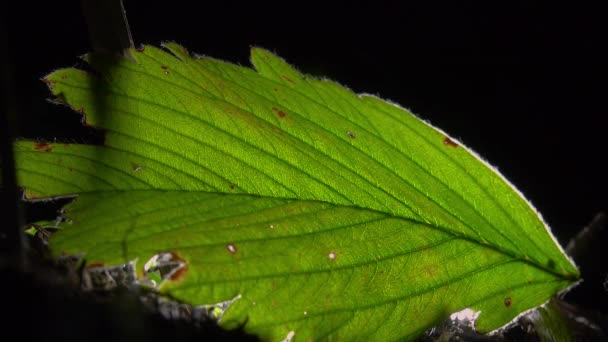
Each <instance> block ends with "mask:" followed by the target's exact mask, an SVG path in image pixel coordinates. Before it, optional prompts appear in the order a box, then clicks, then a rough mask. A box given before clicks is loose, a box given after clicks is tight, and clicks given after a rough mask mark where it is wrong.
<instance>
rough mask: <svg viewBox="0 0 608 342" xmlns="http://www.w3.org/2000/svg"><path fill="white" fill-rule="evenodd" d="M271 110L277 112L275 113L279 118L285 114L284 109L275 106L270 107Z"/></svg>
mask: <svg viewBox="0 0 608 342" xmlns="http://www.w3.org/2000/svg"><path fill="white" fill-rule="evenodd" d="M272 110H273V111H274V112H275V113H277V115H278V116H279V118H284V117H285V116H286V115H287V114H285V112H284V111H282V110H280V109H278V108H276V107H272Z"/></svg>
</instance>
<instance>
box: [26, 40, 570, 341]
mask: <svg viewBox="0 0 608 342" xmlns="http://www.w3.org/2000/svg"><path fill="white" fill-rule="evenodd" d="M165 48H166V49H167V50H169V52H170V53H168V52H166V51H163V50H160V49H157V48H154V47H152V46H146V47H145V49H143V50H142V51H139V52H135V51H134V52H133V53H132V54H133V58H134V60H135V62H133V61H129V60H126V59H114V58H109V57H104V56H90V57H88V58H87V59H88V61H89V63H90V64H91V66H92V68H93V69H94V70H96V72H86V71H82V70H77V69H62V70H58V71H56V72H54V73H52V74H50V75H49V76H48V77H47V78H46V81H47V83H49V85H50V88H51V91H52V92H53V94H54V95H56V96H57V97H58V99H60V100H61V101H63V102H65V103H66V104H68V105H69V106H71V107H72V108H74V109H76V110H78V111H81V112H83V113H85V115H86V123H87V124H89V125H92V126H95V127H99V128H101V129H104V130H105V131H106V137H105V142H104V144H103V145H102V146H89V145H78V144H57V143H37V142H29V141H21V142H18V143H16V145H15V149H16V152H17V163H18V172H19V179H20V182H21V184H23V185H24V186H25V187H26V196H27V197H28V198H41V197H52V196H59V195H71V194H79V197H78V199H77V200H76V201H75V202H74V203H73V204H71V205H70V206H69V207H68V208H66V209H67V213H66V215H67V216H68V217H70V218H71V219H72V220H73V223H72V224H71V225H70V226H68V227H67V229H65V230H63V231H62V232H60V233H59V234H57V235H56V237H55V238H54V239H53V240H52V248H53V249H54V251H55V252H56V253H61V252H66V253H79V252H85V253H86V255H87V259H89V260H99V261H103V262H105V263H110V264H111V263H121V262H125V261H127V260H132V259H134V258H139V260H140V263H142V264H143V262H145V260H147V259H148V258H150V257H151V256H152V255H154V254H156V253H160V252H168V251H171V252H172V253H176V254H177V255H179V257H180V258H182V259H183V260H185V261H186V263H187V272H185V273H184V274H183V277H180V279H178V280H174V281H169V282H167V283H166V284H165V285H164V286H163V288H162V290H163V291H165V292H167V293H170V294H171V295H173V296H174V297H176V298H178V299H180V300H183V301H186V302H189V303H192V304H195V305H199V304H211V303H215V302H219V301H225V300H227V299H230V298H234V297H235V296H237V295H239V294H240V299H238V300H237V301H235V302H234V304H232V306H231V307H230V308H229V309H228V310H227V312H226V314H225V316H224V317H223V318H222V321H221V323H222V324H224V325H226V326H236V325H239V324H245V329H246V330H248V331H251V332H253V333H257V334H260V335H261V336H263V337H266V338H268V339H270V340H280V339H282V338H284V337H285V336H286V335H287V334H288V333H289V332H291V331H293V332H295V335H294V336H295V338H296V339H297V340H300V339H302V340H306V339H307V338H309V337H311V338H313V339H319V338H323V337H330V338H344V339H351V338H355V337H360V338H363V337H365V338H366V339H377V340H388V339H400V338H404V337H408V338H414V337H416V336H417V335H418V334H419V333H421V332H422V331H424V330H425V329H427V328H428V327H430V326H432V325H433V324H435V323H437V322H438V321H439V320H441V319H442V318H445V317H446V316H447V315H449V314H450V313H451V312H454V311H458V310H460V309H463V308H465V307H470V308H473V309H475V310H481V311H482V314H481V316H480V318H479V319H478V321H477V327H478V328H479V330H481V331H484V332H485V331H491V330H494V329H496V328H499V327H500V326H502V325H504V324H506V323H507V322H509V321H510V320H511V319H513V318H514V317H515V316H516V315H517V314H519V313H520V312H522V311H524V310H526V309H529V308H532V307H535V306H537V305H539V304H541V303H543V302H544V301H546V300H547V299H548V298H549V297H550V296H551V295H553V294H555V293H556V292H557V291H559V290H560V289H563V288H565V287H567V286H568V285H570V284H571V283H572V282H573V281H575V280H576V279H577V277H578V271H577V269H576V268H575V266H574V265H573V264H572V263H571V262H570V261H569V260H568V258H567V257H566V256H565V255H564V253H563V251H562V250H561V248H560V247H559V245H557V244H556V242H555V241H554V239H553V238H552V236H551V234H550V232H549V231H548V230H547V228H546V226H545V224H544V223H543V222H542V220H541V219H540V217H539V215H538V214H537V213H536V212H535V211H534V209H533V208H532V207H531V206H530V204H529V203H527V202H526V201H525V199H523V197H522V196H521V194H520V193H519V192H518V191H516V190H515V189H514V188H513V187H512V186H511V185H510V184H509V183H508V182H507V181H506V180H504V178H502V176H500V175H499V174H498V173H497V172H496V171H495V170H493V169H492V168H491V167H489V166H488V165H487V164H486V163H485V162H483V161H481V160H480V159H479V158H478V157H477V156H476V155H474V154H473V153H472V152H471V151H470V150H468V149H467V148H466V147H464V146H462V145H461V144H459V143H458V142H456V141H455V140H454V139H452V138H450V137H449V136H447V135H446V134H445V133H444V132H442V131H440V130H438V129H436V128H434V127H432V126H430V125H428V124H427V123H425V122H423V121H421V120H420V119H418V118H417V117H415V116H414V115H412V114H411V113H409V112H408V111H407V110H404V109H402V108H400V107H398V106H396V105H393V104H391V103H388V102H385V101H383V100H380V99H378V98H376V97H373V96H369V95H356V94H354V93H352V92H351V91H349V90H347V89H345V88H344V87H342V86H340V85H338V84H336V83H334V82H332V81H328V80H320V79H315V78H312V77H309V76H306V75H303V74H301V73H299V72H298V71H296V70H295V69H293V68H292V67H291V66H289V65H288V64H286V63H285V62H284V61H283V60H281V59H280V58H278V57H276V56H274V55H273V54H271V53H269V52H268V51H265V50H262V49H253V50H252V63H253V65H254V67H255V70H252V69H248V68H245V67H240V66H235V65H232V64H229V63H225V62H221V61H218V60H214V59H211V58H206V57H203V58H193V57H191V56H190V55H189V54H188V53H187V52H186V51H185V49H183V48H182V47H180V46H178V45H176V44H173V43H170V44H166V46H165ZM270 227H273V228H270ZM141 266H143V265H140V269H141Z"/></svg>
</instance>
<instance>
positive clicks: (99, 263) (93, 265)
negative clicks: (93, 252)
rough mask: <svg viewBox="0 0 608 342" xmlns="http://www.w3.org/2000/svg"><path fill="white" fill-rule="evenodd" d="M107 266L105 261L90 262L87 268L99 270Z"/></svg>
mask: <svg viewBox="0 0 608 342" xmlns="http://www.w3.org/2000/svg"><path fill="white" fill-rule="evenodd" d="M104 266H105V264H104V263H103V261H93V262H88V263H87V266H86V268H98V267H104Z"/></svg>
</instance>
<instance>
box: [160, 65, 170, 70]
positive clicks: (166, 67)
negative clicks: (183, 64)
mask: <svg viewBox="0 0 608 342" xmlns="http://www.w3.org/2000/svg"><path fill="white" fill-rule="evenodd" d="M160 68H161V69H163V70H168V69H169V67H168V66H166V65H161V66H160Z"/></svg>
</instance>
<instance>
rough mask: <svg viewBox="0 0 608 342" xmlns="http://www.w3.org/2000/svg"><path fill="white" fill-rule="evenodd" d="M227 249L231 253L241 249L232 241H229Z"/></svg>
mask: <svg viewBox="0 0 608 342" xmlns="http://www.w3.org/2000/svg"><path fill="white" fill-rule="evenodd" d="M226 249H227V250H228V252H230V253H231V254H236V252H238V251H239V250H238V249H237V248H236V246H235V245H234V244H232V243H229V244H227V245H226Z"/></svg>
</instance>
